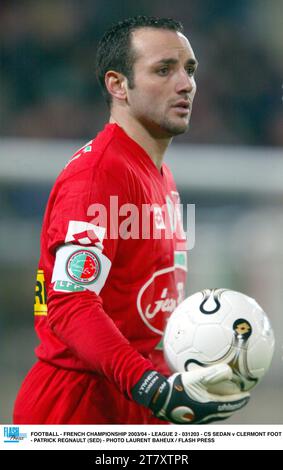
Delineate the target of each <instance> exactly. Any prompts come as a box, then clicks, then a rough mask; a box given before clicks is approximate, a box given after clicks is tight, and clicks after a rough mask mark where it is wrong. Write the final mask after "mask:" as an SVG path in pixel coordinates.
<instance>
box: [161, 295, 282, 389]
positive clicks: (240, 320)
mask: <svg viewBox="0 0 283 470" xmlns="http://www.w3.org/2000/svg"><path fill="white" fill-rule="evenodd" d="M274 342H275V341H274V334H273V331H272V328H271V325H270V322H269V320H268V317H267V315H266V314H265V313H264V311H263V310H262V308H261V307H260V306H259V305H258V303H257V302H256V301H255V300H254V299H252V298H251V297H248V296H247V295H244V294H242V293H240V292H235V291H232V290H228V289H204V290H203V291H201V292H197V293H196V294H194V295H191V296H190V297H188V298H187V299H185V300H184V301H183V302H182V303H180V304H179V305H178V307H177V308H176V310H174V312H173V313H172V315H171V316H170V318H169V320H168V323H167V326H166V330H165V334H164V356H165V360H166V362H167V364H168V366H169V367H170V369H171V370H172V372H184V371H190V370H192V369H194V368H196V367H207V366H210V365H214V364H218V363H221V362H224V363H227V364H229V366H230V367H231V368H232V371H233V379H232V381H226V382H225V383H224V382H222V383H221V384H220V385H214V386H212V388H211V389H210V390H209V391H211V392H214V393H219V394H229V393H237V392H239V391H248V390H251V389H252V388H253V387H254V386H255V385H256V384H257V383H258V381H259V380H260V379H261V378H262V377H263V376H264V374H265V373H266V371H267V370H268V368H269V366H270V363H271V360H272V356H273V351H274Z"/></svg>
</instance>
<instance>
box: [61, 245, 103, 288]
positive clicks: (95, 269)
mask: <svg viewBox="0 0 283 470" xmlns="http://www.w3.org/2000/svg"><path fill="white" fill-rule="evenodd" d="M66 272H67V275H68V276H69V278H70V279H72V280H73V281H75V282H78V283H80V284H84V285H87V284H91V283H93V282H95V281H96V280H97V279H98V277H99V275H100V272H101V264H100V260H99V258H98V256H97V255H96V254H95V253H93V251H90V250H78V251H75V252H74V253H72V254H71V255H70V256H69V258H68V259H67V262H66Z"/></svg>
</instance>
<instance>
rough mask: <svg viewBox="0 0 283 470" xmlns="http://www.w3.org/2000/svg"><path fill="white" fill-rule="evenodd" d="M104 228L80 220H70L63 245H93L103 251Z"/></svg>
mask: <svg viewBox="0 0 283 470" xmlns="http://www.w3.org/2000/svg"><path fill="white" fill-rule="evenodd" d="M105 231H106V230H105V228H104V227H100V226H98V225H94V224H91V223H89V222H84V221H81V220H70V221H69V225H68V231H67V235H66V238H65V243H70V242H71V243H78V244H80V245H90V244H91V245H95V246H97V247H98V248H100V249H101V250H103V239H104V237H105Z"/></svg>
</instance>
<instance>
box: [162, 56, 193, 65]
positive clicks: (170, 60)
mask: <svg viewBox="0 0 283 470" xmlns="http://www.w3.org/2000/svg"><path fill="white" fill-rule="evenodd" d="M178 62H179V61H178V60H177V59H173V58H170V57H169V58H168V59H166V58H164V59H161V60H159V61H158V62H156V65H161V64H162V65H175V64H177V63H178ZM186 65H194V66H195V67H197V66H198V61H197V60H196V59H188V60H187V62H186Z"/></svg>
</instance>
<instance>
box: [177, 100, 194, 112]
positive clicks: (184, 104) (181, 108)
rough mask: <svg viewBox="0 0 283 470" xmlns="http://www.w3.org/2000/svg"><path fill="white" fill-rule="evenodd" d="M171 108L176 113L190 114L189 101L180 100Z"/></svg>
mask: <svg viewBox="0 0 283 470" xmlns="http://www.w3.org/2000/svg"><path fill="white" fill-rule="evenodd" d="M172 108H174V109H175V110H176V111H177V112H178V113H181V114H183V115H187V114H189V112H190V109H191V105H190V102H189V101H186V100H181V101H178V102H177V103H175V104H174V105H173V106H172Z"/></svg>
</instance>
